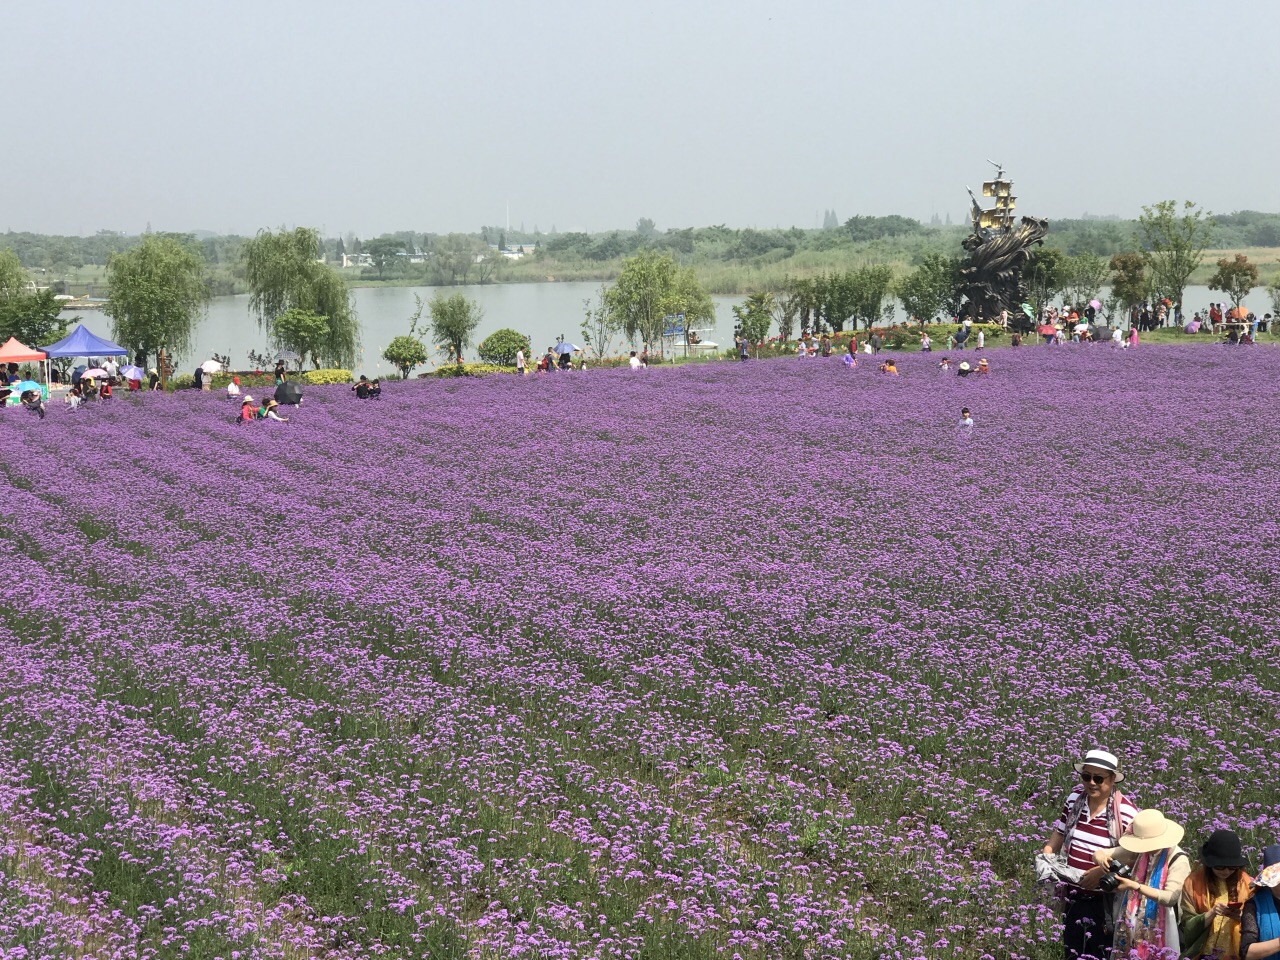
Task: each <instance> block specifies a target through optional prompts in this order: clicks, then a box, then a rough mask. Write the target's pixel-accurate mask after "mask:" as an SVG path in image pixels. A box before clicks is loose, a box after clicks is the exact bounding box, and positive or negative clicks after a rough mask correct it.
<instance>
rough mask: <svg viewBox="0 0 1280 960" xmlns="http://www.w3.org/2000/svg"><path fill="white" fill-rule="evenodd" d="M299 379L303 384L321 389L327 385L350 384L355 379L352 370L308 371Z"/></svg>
mask: <svg viewBox="0 0 1280 960" xmlns="http://www.w3.org/2000/svg"><path fill="white" fill-rule="evenodd" d="M298 379H299V381H301V382H302V383H305V384H308V385H310V386H313V387H319V386H322V385H324V384H326V383H350V382H351V381H352V379H353V377H352V376H351V371H350V370H307V371H306V372H304V373H303V374H302V375H301V376H299V377H298Z"/></svg>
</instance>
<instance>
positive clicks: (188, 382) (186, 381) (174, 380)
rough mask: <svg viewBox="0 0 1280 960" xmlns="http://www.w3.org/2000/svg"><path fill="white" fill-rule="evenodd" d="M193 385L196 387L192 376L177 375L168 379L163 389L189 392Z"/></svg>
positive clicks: (187, 374) (186, 374)
mask: <svg viewBox="0 0 1280 960" xmlns="http://www.w3.org/2000/svg"><path fill="white" fill-rule="evenodd" d="M195 385H196V378H195V375H194V374H190V373H179V374H176V375H174V376H172V377H170V378H169V381H168V383H166V384H165V389H166V390H191V389H193V388H194V387H195Z"/></svg>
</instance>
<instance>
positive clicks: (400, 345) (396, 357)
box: [382, 335, 427, 380]
mask: <svg viewBox="0 0 1280 960" xmlns="http://www.w3.org/2000/svg"><path fill="white" fill-rule="evenodd" d="M382 359H384V360H386V361H387V362H388V363H391V364H394V365H395V367H396V369H397V370H399V371H400V376H401V378H402V379H405V380H407V379H408V378H409V371H410V370H412V369H413V368H414V367H418V366H421V365H422V364H424V363H426V362H427V348H426V345H425V344H423V342H422V341H421V340H419V339H418V338H417V337H415V336H412V335H403V336H399V337H396V338H395V339H393V340H392V341H391V342H390V343H389V344H387V348H386V349H385V350H383V351H382Z"/></svg>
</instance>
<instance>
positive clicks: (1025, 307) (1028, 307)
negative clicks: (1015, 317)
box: [1022, 303, 1036, 317]
mask: <svg viewBox="0 0 1280 960" xmlns="http://www.w3.org/2000/svg"><path fill="white" fill-rule="evenodd" d="M1022 312H1023V313H1025V314H1026V315H1027V316H1028V317H1034V316H1035V315H1036V312H1035V311H1034V310H1032V309H1031V304H1029V303H1024V304H1023V305H1022Z"/></svg>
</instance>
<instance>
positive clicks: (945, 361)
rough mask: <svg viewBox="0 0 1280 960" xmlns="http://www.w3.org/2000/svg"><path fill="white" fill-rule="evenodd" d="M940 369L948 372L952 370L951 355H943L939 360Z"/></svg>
mask: <svg viewBox="0 0 1280 960" xmlns="http://www.w3.org/2000/svg"><path fill="white" fill-rule="evenodd" d="M938 369H939V370H941V371H942V372H943V373H946V372H947V371H948V370H950V369H951V358H950V357H943V358H942V359H941V360H939V361H938Z"/></svg>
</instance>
